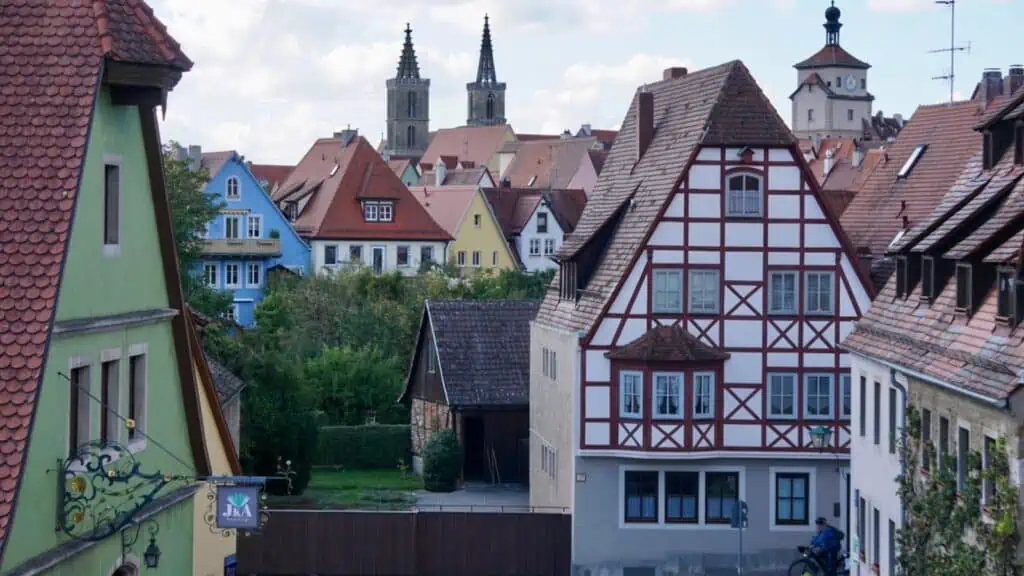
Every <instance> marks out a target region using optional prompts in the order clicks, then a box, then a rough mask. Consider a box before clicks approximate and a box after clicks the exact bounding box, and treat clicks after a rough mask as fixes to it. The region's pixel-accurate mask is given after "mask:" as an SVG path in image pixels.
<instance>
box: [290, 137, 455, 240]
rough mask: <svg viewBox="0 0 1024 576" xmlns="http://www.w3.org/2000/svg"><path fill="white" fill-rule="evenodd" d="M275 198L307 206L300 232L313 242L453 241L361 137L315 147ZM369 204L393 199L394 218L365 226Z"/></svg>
mask: <svg viewBox="0 0 1024 576" xmlns="http://www.w3.org/2000/svg"><path fill="white" fill-rule="evenodd" d="M273 198H274V202H276V203H277V204H278V205H279V206H281V207H282V208H285V207H286V205H287V204H288V203H289V202H292V201H300V200H303V201H304V203H302V204H300V206H301V211H300V212H299V214H298V217H297V218H296V220H295V229H296V230H297V231H299V232H300V233H301V234H302V235H304V236H308V237H311V238H339V239H342V238H382V239H389V240H390V239H394V240H398V239H421V240H451V236H450V235H449V234H448V233H447V232H445V231H444V230H443V229H442V228H441V227H440V226H438V225H437V223H436V222H434V220H433V219H432V218H431V217H430V215H428V214H427V212H426V210H425V209H424V208H423V206H421V205H420V203H419V202H416V200H415V198H413V196H412V195H411V194H409V190H408V189H407V188H406V187H405V184H403V183H402V180H401V179H399V177H398V176H396V175H395V173H394V171H392V170H391V168H390V167H389V166H388V164H387V162H385V161H384V159H383V158H381V156H380V154H378V153H377V151H376V150H374V149H373V146H371V145H370V143H369V142H367V141H366V139H365V138H363V137H362V136H357V137H356V138H354V139H353V140H352V141H351V142H350V143H349V144H348V145H347V146H342V144H341V140H340V139H339V138H321V139H319V140H317V141H316V142H314V143H313V146H312V147H311V148H310V149H309V151H308V152H306V155H305V156H303V157H302V160H301V161H300V162H299V164H298V165H297V166H296V167H295V170H293V171H292V173H291V174H290V175H289V176H288V179H287V180H285V181H284V182H283V183H282V184H281V186H280V187H278V189H277V190H276V191H275V192H274V193H273ZM365 199H387V200H393V201H394V202H395V207H394V219H393V220H392V221H391V222H366V221H364V220H363V211H362V205H361V202H360V201H361V200H365ZM285 213H287V211H285Z"/></svg>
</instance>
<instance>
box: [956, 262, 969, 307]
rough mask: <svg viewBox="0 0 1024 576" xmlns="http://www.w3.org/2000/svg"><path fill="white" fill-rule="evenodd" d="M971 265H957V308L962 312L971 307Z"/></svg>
mask: <svg viewBox="0 0 1024 576" xmlns="http://www.w3.org/2000/svg"><path fill="white" fill-rule="evenodd" d="M971 272H972V271H971V265H970V264H957V265H956V308H957V310H959V311H961V312H967V311H969V310H970V309H971V302H972V300H973V299H972V297H971V296H972V295H971Z"/></svg>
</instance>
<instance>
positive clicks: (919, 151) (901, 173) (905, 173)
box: [896, 144, 928, 178]
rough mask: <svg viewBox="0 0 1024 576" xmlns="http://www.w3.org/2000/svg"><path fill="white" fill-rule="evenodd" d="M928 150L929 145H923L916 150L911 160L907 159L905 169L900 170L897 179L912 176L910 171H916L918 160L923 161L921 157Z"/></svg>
mask: <svg viewBox="0 0 1024 576" xmlns="http://www.w3.org/2000/svg"><path fill="white" fill-rule="evenodd" d="M927 149H928V145H927V144H921V145H920V146H918V147H917V148H914V151H913V152H911V153H910V158H907V161H906V162H905V163H904V164H903V167H902V168H900V171H899V173H898V174H896V178H906V177H907V176H910V171H911V170H913V169H914V165H915V164H917V162H918V160H920V159H921V156H922V155H924V152H925V150H927Z"/></svg>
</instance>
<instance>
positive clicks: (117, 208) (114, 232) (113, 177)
mask: <svg viewBox="0 0 1024 576" xmlns="http://www.w3.org/2000/svg"><path fill="white" fill-rule="evenodd" d="M103 176H104V178H103V245H104V246H117V245H118V244H120V243H121V167H120V166H118V165H116V164H106V165H105V166H104V167H103Z"/></svg>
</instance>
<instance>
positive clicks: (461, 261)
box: [456, 250, 466, 266]
mask: <svg viewBox="0 0 1024 576" xmlns="http://www.w3.org/2000/svg"><path fill="white" fill-rule="evenodd" d="M456 257H457V260H456V262H457V263H458V265H459V266H465V265H466V251H465V250H459V251H458V253H457V255H456Z"/></svg>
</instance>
